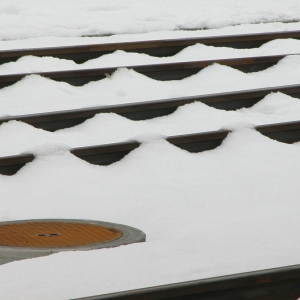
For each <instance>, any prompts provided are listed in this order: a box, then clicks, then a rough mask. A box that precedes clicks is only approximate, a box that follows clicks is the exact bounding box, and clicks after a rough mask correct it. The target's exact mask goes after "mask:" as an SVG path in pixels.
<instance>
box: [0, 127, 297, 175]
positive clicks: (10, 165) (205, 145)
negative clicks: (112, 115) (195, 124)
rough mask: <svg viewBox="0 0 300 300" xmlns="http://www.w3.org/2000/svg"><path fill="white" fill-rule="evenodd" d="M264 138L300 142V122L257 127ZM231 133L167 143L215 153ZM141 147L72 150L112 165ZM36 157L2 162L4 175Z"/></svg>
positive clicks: (174, 139)
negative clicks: (213, 150) (215, 149)
mask: <svg viewBox="0 0 300 300" xmlns="http://www.w3.org/2000/svg"><path fill="white" fill-rule="evenodd" d="M255 129H256V130H257V131H258V132H260V133H261V134H263V135H265V136H267V137H269V138H271V139H274V140H277V141H279V142H283V143H295V142H298V141H300V121H295V122H286V123H277V124H268V125H260V126H256V127H255ZM228 133H229V131H228V130H217V131H211V132H203V133H195V134H187V135H179V136H171V137H167V138H166V140H167V141H168V142H169V143H171V144H173V145H174V146H177V147H179V148H181V149H184V150H187V151H189V152H191V153H196V152H202V151H206V150H212V149H214V148H216V147H218V146H219V145H221V143H222V142H223V140H224V139H225V138H226V137H227V135H228ZM139 146H140V143H139V142H137V141H129V142H122V143H115V144H106V145H98V146H89V147H80V148H73V149H71V150H70V152H71V153H72V154H74V155H75V156H77V157H79V158H81V159H83V160H85V161H87V162H89V163H91V164H95V165H110V164H112V163H114V162H117V161H119V160H121V159H122V158H123V157H124V156H126V155H127V154H128V153H130V152H131V151H132V150H134V149H136V148H138V147H139ZM34 158H35V157H34V155H33V154H21V155H14V156H7V157H1V158H0V174H3V175H13V174H15V173H16V172H18V171H19V170H20V169H21V168H22V167H23V166H24V165H25V164H26V163H29V162H32V161H33V160H34Z"/></svg>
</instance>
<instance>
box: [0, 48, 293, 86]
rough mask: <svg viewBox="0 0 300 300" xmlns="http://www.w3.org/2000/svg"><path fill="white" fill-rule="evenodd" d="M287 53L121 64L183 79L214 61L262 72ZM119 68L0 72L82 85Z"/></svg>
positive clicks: (3, 79) (4, 79)
mask: <svg viewBox="0 0 300 300" xmlns="http://www.w3.org/2000/svg"><path fill="white" fill-rule="evenodd" d="M298 54H299V53H294V55H298ZM284 57H286V55H285V54H283V55H270V56H253V57H243V58H226V59H213V60H201V61H188V62H176V63H165V64H151V65H137V66H136V65H133V66H122V67H121V68H127V69H132V70H134V71H136V72H138V73H140V74H143V75H145V76H147V77H149V78H152V79H155V80H161V81H164V80H180V79H184V78H186V77H189V76H192V75H195V74H197V73H198V72H199V71H201V70H202V69H204V68H206V67H208V66H210V65H212V64H214V63H218V64H221V65H224V66H229V67H232V68H235V69H238V70H240V71H243V72H258V71H262V70H265V69H267V68H269V67H272V66H274V65H275V64H277V63H278V62H279V61H280V60H281V59H283V58H284ZM119 68H120V67H113V68H97V69H83V70H80V69H79V70H68V71H51V72H34V73H22V74H10V75H0V88H3V87H7V86H10V85H12V84H15V83H16V82H18V81H20V80H21V79H22V78H24V77H25V76H28V75H32V74H35V75H40V76H43V77H47V78H50V79H52V80H55V81H62V82H67V83H69V84H71V85H74V86H82V85H84V84H86V83H89V82H91V81H97V80H101V79H104V78H106V77H109V76H110V75H112V74H113V73H114V72H115V71H116V70H118V69H119Z"/></svg>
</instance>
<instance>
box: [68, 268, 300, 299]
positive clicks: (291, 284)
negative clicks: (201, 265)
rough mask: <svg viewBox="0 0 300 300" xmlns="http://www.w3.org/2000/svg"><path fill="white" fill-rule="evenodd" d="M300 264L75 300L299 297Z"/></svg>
mask: <svg viewBox="0 0 300 300" xmlns="http://www.w3.org/2000/svg"><path fill="white" fill-rule="evenodd" d="M299 297H300V265H294V266H288V267H282V268H274V269H268V270H261V271H255V272H247V273H240V274H234V275H228V276H220V277H214V278H207V279H200V280H194V281H187V282H180V283H174V284H167V285H161V286H155V287H148V288H143V289H137V290H131V291H124V292H118V293H112V294H104V295H98V296H92V297H84V298H78V299H74V300H129V299H130V300H163V299H169V300H196V299H199V300H200V299H201V300H241V299H248V300H283V299H284V300H296V299H298V298H299Z"/></svg>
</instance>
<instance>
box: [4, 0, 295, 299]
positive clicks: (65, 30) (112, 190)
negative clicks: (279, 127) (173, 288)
mask: <svg viewBox="0 0 300 300" xmlns="http://www.w3.org/2000/svg"><path fill="white" fill-rule="evenodd" d="M213 2H214V3H213V4H212V1H211V0H210V1H206V0H197V1H196V0H189V1H187V0H185V1H179V0H169V1H167V0H159V1H155V0H154V1H153V0H152V1H146V0H142V1H141V0H139V1H133V0H131V1H120V0H118V1H109V3H107V1H102V0H97V1H96V0H88V1H84V2H82V1H77V0H76V1H74V0H72V1H71V0H70V1H69V0H65V1H56V0H52V1H49V0H48V1H41V0H39V1H37V0H28V1H26V2H24V1H22V2H21V1H20V0H10V1H8V0H4V1H2V2H1V3H0V39H2V41H1V42H0V49H10V48H15V49H17V48H23V47H29V48H32V47H41V46H55V45H68V44H69V45H70V44H83V43H104V42H115V41H130V40H147V39H160V38H175V37H188V36H205V35H206V36H209V35H221V34H237V33H251V32H263V31H280V30H300V23H299V19H300V18H299V15H300V14H299V12H300V3H299V1H295V0H287V1H284V2H282V1H279V0H275V1H272V2H271V3H270V1H267V0H260V1H256V0H251V1H247V2H245V1H238V0H222V1H217V0H215V1H213ZM286 21H295V22H294V23H283V22H286ZM260 22H263V23H266V24H259V23H260ZM268 22H276V23H268ZM249 23H257V24H254V25H250V24H249ZM237 24H242V25H237ZM230 25H235V26H230ZM221 27H222V28H221ZM186 28H188V29H194V28H198V29H203V28H220V29H211V30H198V31H174V30H179V29H180V30H182V29H186ZM137 32H140V33H143V32H144V33H143V34H135V35H130V33H137ZM111 33H119V34H120V33H127V34H124V35H116V36H111V37H103V38H100V37H95V38H86V37H80V36H81V35H103V34H111ZM20 39H22V40H20ZM5 40H7V41H5ZM299 50H300V44H299V41H296V40H277V41H272V42H270V43H267V44H265V45H263V46H262V47H260V48H258V49H249V50H235V49H230V48H214V47H207V46H203V45H195V46H192V47H189V48H187V49H185V50H184V51H182V52H181V53H179V54H177V55H176V56H174V57H171V58H154V57H149V56H147V55H141V54H135V53H131V54H128V53H125V52H123V51H118V52H115V53H113V54H110V55H107V56H103V57H101V58H99V59H95V60H93V61H89V62H87V63H85V64H84V65H80V66H76V64H75V63H74V62H72V61H64V60H59V59H53V58H36V57H24V58H22V59H20V60H19V61H17V62H14V63H10V64H4V65H2V66H0V74H5V73H14V72H31V71H39V70H50V69H51V70H52V69H55V70H59V69H68V68H69V69H73V68H81V67H85V68H86V67H88V68H92V67H102V66H115V65H123V66H124V65H128V64H130V65H133V64H145V63H160V62H170V61H185V60H196V59H213V58H225V57H241V56H252V55H253V56H254V55H271V54H279V53H280V54H281V53H300V51H299ZM299 70H300V55H290V56H288V57H286V58H284V59H282V60H281V61H280V62H279V63H278V64H277V65H275V66H273V67H271V68H269V69H267V70H264V71H261V72H255V73H248V74H245V73H243V72H241V71H238V70H235V69H233V68H230V67H226V66H221V65H217V64H214V65H212V66H209V67H207V68H205V69H204V70H202V71H201V72H199V73H198V74H196V75H194V76H191V77H189V78H186V79H183V80H179V81H165V82H160V81H155V80H152V79H149V78H147V77H145V76H143V75H141V74H138V73H136V72H134V71H133V70H127V69H124V68H123V69H119V70H118V71H116V72H115V73H114V74H113V75H112V76H111V77H110V78H106V79H104V80H100V81H97V82H91V83H89V84H87V85H85V86H83V87H74V86H71V85H69V84H67V83H62V82H55V81H53V80H50V79H47V78H43V77H40V76H37V75H31V76H28V77H26V78H24V79H23V80H21V81H20V82H18V83H16V84H14V85H12V86H10V87H7V88H3V89H1V90H0V115H1V116H5V115H20V114H29V113H37V112H46V111H55V110H63V109H72V108H81V107H88V106H95V105H113V104H119V103H130V102H140V101H149V100H156V99H163V98H172V97H180V96H189V95H199V94H209V93H218V92H225V91H236V90H246V89H254V88H260V87H271V86H277V85H288V84H299V83H300V81H299V78H300V71H299ZM292 120H300V102H299V99H295V98H292V97H290V96H287V95H284V94H281V93H274V94H270V95H268V96H266V97H265V98H264V99H263V100H261V101H260V102H259V103H257V104H256V105H254V106H253V107H251V108H248V109H245V108H244V109H240V110H237V111H222V110H216V109H213V108H210V107H208V106H206V105H204V104H202V103H192V104H189V105H185V106H183V107H180V108H179V109H178V110H177V111H176V112H175V113H173V114H171V115H169V116H165V117H161V118H156V119H152V120H145V121H138V122H137V121H130V120H128V119H126V118H123V117H121V116H118V115H115V114H99V115H96V116H95V117H94V118H92V119H90V120H87V121H86V122H84V123H83V124H80V125H78V126H75V127H73V128H69V129H63V130H59V131H57V132H54V133H50V132H46V131H43V130H39V129H36V128H34V127H32V126H30V125H27V124H24V123H21V122H16V121H11V122H9V123H7V124H2V125H1V126H0V141H1V142H0V156H6V155H13V154H18V153H21V152H32V153H35V154H36V159H35V160H34V161H33V162H32V163H29V164H27V165H26V166H25V167H23V168H22V169H21V170H20V171H19V172H18V173H17V174H16V175H13V176H10V177H9V176H2V175H0V221H8V220H20V219H37V218H39V219H41V218H70V219H71V218H73V219H92V220H93V219H94V220H101V221H108V222H115V223H121V224H122V223H123V224H126V225H130V226H134V227H137V228H139V229H141V230H143V231H144V232H145V233H146V235H147V242H146V243H142V244H133V245H128V246H121V247H118V248H113V249H102V250H95V251H88V252H65V253H59V254H54V255H51V256H48V257H43V258H36V259H28V260H24V261H18V262H13V263H9V264H6V265H1V266H0V299H1V300H2V299H4V300H9V299H14V300H15V299H22V300H23V299H25V300H26V299H28V300H29V299H30V300H35V299H43V300H44V299H45V300H52V299H53V300H54V299H55V300H65V299H70V298H77V297H83V296H91V295H96V294H103V293H109V292H117V291H122V290H129V289H135V288H142V287H147V286H154V285H162V284H167V283H173V282H180V281H186V280H193V279H201V278H208V277H213V276H220V275H228V274H234V273H239V272H247V271H253V270H259V269H266V268H274V267H282V266H287V265H292V264H298V263H300V261H299V250H300V244H299V242H298V241H297V237H298V236H299V233H300V232H299V231H300V221H299V210H300V204H299V192H300V186H299V184H298V181H299V176H300V168H299V166H300V155H299V154H300V147H299V143H296V144H294V145H287V144H283V143H279V142H276V141H273V140H271V139H269V138H267V137H265V136H263V135H261V134H259V133H258V132H256V131H255V130H253V129H251V126H248V125H246V124H245V125H241V122H247V123H251V124H269V123H278V122H285V121H292ZM236 122H238V124H236V125H234V124H233V125H232V123H236ZM228 126H230V127H231V128H236V129H234V130H233V132H232V133H230V134H229V136H228V137H227V138H226V139H225V141H224V142H223V143H222V145H221V146H220V147H218V148H216V149H214V150H211V151H206V152H202V153H196V154H191V153H189V152H187V151H184V150H181V149H179V148H177V147H175V146H173V145H171V144H169V143H167V142H166V141H165V140H164V139H163V136H167V135H168V136H169V135H177V134H185V133H193V132H202V131H210V130H217V129H219V128H221V127H228ZM129 139H137V140H140V141H141V140H142V141H143V143H142V145H141V146H140V147H139V148H138V149H136V150H134V151H132V152H131V153H130V154H129V155H127V156H126V157H125V158H123V159H122V160H121V161H119V162H117V163H114V164H112V165H110V166H105V167H104V166H95V165H91V164H89V163H87V162H85V161H83V160H81V159H79V158H77V157H75V156H73V155H72V154H70V153H69V151H68V150H67V149H68V148H69V147H77V146H84V145H92V144H102V143H111V142H119V141H124V140H129ZM298 162H299V165H298Z"/></svg>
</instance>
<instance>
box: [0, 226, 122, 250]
mask: <svg viewBox="0 0 300 300" xmlns="http://www.w3.org/2000/svg"><path fill="white" fill-rule="evenodd" d="M122 235H123V234H122V231H120V230H118V229H113V228H106V227H103V226H100V225H94V224H82V223H62V222H30V223H19V224H7V225H0V246H10V247H42V248H43V247H46V248H47V247H78V246H85V245H91V244H96V243H104V242H108V241H112V240H116V239H119V238H120V237H122Z"/></svg>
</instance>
